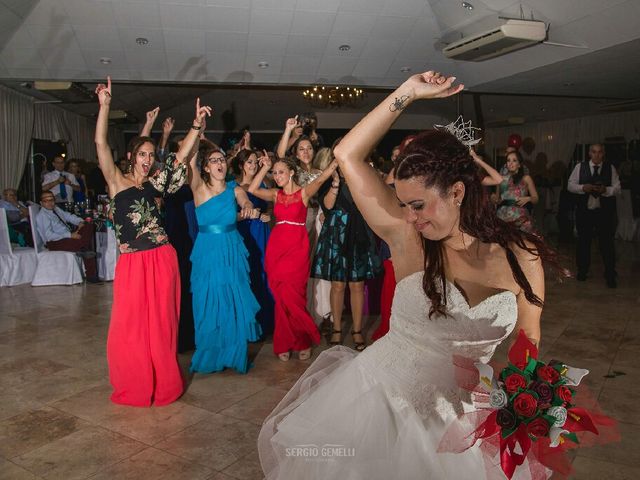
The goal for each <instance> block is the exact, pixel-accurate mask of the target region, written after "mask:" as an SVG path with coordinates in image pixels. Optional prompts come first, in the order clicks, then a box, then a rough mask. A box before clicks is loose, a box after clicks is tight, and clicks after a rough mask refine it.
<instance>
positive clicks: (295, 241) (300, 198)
mask: <svg viewBox="0 0 640 480" xmlns="http://www.w3.org/2000/svg"><path fill="white" fill-rule="evenodd" d="M260 165H261V169H260V171H259V172H258V173H257V175H256V176H255V177H254V179H253V181H252V182H251V185H250V186H249V192H250V193H252V194H253V195H255V196H256V197H258V198H261V199H262V200H265V201H267V202H274V209H273V213H274V215H275V217H276V225H275V227H274V228H273V230H272V231H271V236H270V237H269V243H268V244H267V251H266V255H265V270H266V272H267V278H268V279H269V287H270V288H271V292H272V293H273V298H274V299H275V303H276V308H275V331H274V334H273V351H274V353H275V354H276V355H278V357H279V358H280V360H283V361H287V360H289V356H290V352H291V351H294V352H299V358H300V359H301V360H307V359H309V358H310V357H311V346H312V345H314V344H318V343H319V342H320V334H319V332H318V329H317V327H316V325H315V323H314V322H313V319H312V318H311V315H310V314H309V312H308V310H307V281H308V279H309V237H308V235H307V231H306V228H305V219H306V216H307V205H308V203H309V199H310V198H311V197H312V196H313V195H315V194H316V192H317V191H318V189H319V188H320V186H321V185H322V183H323V182H324V181H325V180H327V179H328V178H329V177H330V176H331V174H332V172H333V171H335V168H336V164H335V162H333V163H332V164H331V165H330V166H329V167H328V168H327V169H326V170H325V171H324V172H322V174H321V175H320V176H319V177H318V178H316V179H315V180H313V181H312V182H310V183H308V184H307V185H306V186H304V187H300V186H299V185H298V184H297V183H296V181H295V178H294V177H295V165H294V164H293V162H292V161H290V160H286V159H281V160H278V161H276V162H275V164H273V179H274V181H275V182H276V185H277V186H278V187H279V188H261V187H260V184H261V183H262V179H263V178H264V177H265V175H266V174H267V172H268V171H269V170H270V169H271V160H270V159H269V157H268V156H267V155H266V154H265V155H264V156H263V157H261V158H260Z"/></svg>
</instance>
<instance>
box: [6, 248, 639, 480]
mask: <svg viewBox="0 0 640 480" xmlns="http://www.w3.org/2000/svg"><path fill="white" fill-rule="evenodd" d="M618 246H619V247H620V248H619V257H620V258H622V259H624V260H620V261H619V273H620V277H619V288H618V289H617V290H609V289H607V288H606V287H605V284H604V279H603V278H602V276H601V270H600V269H599V267H600V265H599V264H600V263H601V262H600V261H599V258H598V257H597V256H596V254H595V252H594V263H595V271H594V272H593V275H592V276H591V277H590V279H589V280H588V281H587V282H585V283H579V282H576V281H575V280H568V281H566V282H565V283H563V284H556V283H554V282H552V281H550V282H549V283H548V287H547V306H546V309H545V312H544V315H543V319H542V332H543V333H542V358H543V359H545V360H549V359H551V358H558V359H563V360H565V361H567V363H570V364H573V365H575V366H578V367H583V368H588V369H590V370H591V373H590V375H589V376H588V377H587V384H588V385H589V387H590V388H591V389H592V391H593V392H594V393H595V394H597V395H598V398H599V401H600V403H601V405H602V407H603V409H604V410H605V412H606V413H608V414H610V415H612V416H614V417H615V418H617V419H618V420H619V421H620V427H621V428H620V429H621V433H622V442H621V443H619V444H613V445H608V446H604V447H594V448H590V449H584V450H583V451H582V450H581V451H579V453H578V455H577V456H576V457H575V459H574V466H575V470H576V473H575V476H574V477H572V478H576V479H594V480H595V479H598V480H599V479H602V478H607V480H621V479H637V478H640V449H639V448H637V444H636V439H637V438H640V387H639V385H640V363H639V362H638V355H639V354H640V289H639V288H638V287H640V248H638V247H637V246H636V247H633V246H632V244H628V243H627V244H619V245H618ZM111 295H112V285H111V284H109V283H106V284H102V285H79V286H74V287H37V288H32V287H30V286H20V287H14V288H2V289H0V311H1V313H0V479H12V480H16V479H36V478H45V479H64V480H71V479H84V478H91V479H135V480H143V479H154V480H161V479H166V480H177V479H212V480H213V479H216V480H222V479H232V478H236V479H254V478H255V479H258V478H262V474H261V470H260V464H259V461H258V457H257V453H256V439H257V436H258V431H259V429H260V424H261V422H262V420H263V418H264V417H265V416H266V415H267V414H268V413H269V412H270V411H271V409H272V408H273V407H274V406H275V405H276V403H277V402H278V401H279V400H280V399H281V398H282V396H283V395H284V394H285V393H286V391H287V389H288V388H289V387H290V386H291V385H293V383H294V382H295V381H296V379H297V378H298V376H299V375H300V374H301V373H302V372H303V371H304V370H305V368H306V367H307V366H308V365H309V363H308V362H301V361H299V360H296V359H292V360H291V361H289V362H288V363H283V362H280V361H279V360H278V359H277V358H275V357H274V356H273V354H272V350H271V344H270V343H264V344H256V345H253V346H252V350H251V351H252V355H253V356H254V357H255V358H254V364H255V367H254V368H253V369H252V370H251V371H250V372H249V374H247V375H238V374H236V373H234V372H229V371H225V372H223V373H220V374H213V375H196V376H194V377H190V376H189V377H187V378H189V385H188V388H187V390H186V393H185V394H184V396H183V397H182V398H181V399H180V400H179V401H178V402H176V403H174V404H172V405H169V406H166V407H159V408H148V409H145V408H132V407H123V406H117V405H113V404H111V403H110V402H109V399H108V397H109V393H110V386H109V382H108V376H107V362H106V355H105V344H106V337H107V327H108V322H109V312H110V304H111ZM372 327H373V325H371V324H370V325H369V334H371V332H372V331H373V330H372ZM425 327H428V326H425ZM348 330H349V328H344V327H343V331H348ZM349 341H350V339H349ZM349 341H347V342H346V345H349V344H350V343H349ZM324 343H326V342H324ZM322 348H326V345H324V346H323V347H322ZM319 350H320V349H316V350H315V351H314V358H315V356H316V355H317V353H318V352H319ZM189 360H190V354H188V355H181V356H180V363H181V365H182V367H183V370H184V371H185V372H186V371H187V367H188V365H189ZM336 408H340V399H339V398H336ZM291 480H294V479H291ZM433 480H435V479H433ZM438 480H440V479H438Z"/></svg>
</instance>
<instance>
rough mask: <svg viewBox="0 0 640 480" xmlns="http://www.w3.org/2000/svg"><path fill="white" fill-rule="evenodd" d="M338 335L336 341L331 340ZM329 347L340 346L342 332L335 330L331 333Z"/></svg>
mask: <svg viewBox="0 0 640 480" xmlns="http://www.w3.org/2000/svg"><path fill="white" fill-rule="evenodd" d="M334 335H338V340H333V336H334ZM329 345H331V346H332V347H333V346H336V345H342V330H336V329H335V328H334V329H333V330H332V331H331V340H329Z"/></svg>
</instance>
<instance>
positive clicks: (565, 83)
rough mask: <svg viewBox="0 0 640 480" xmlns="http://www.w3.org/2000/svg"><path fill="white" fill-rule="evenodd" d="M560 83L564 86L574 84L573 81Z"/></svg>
mask: <svg viewBox="0 0 640 480" xmlns="http://www.w3.org/2000/svg"><path fill="white" fill-rule="evenodd" d="M562 85H564V86H565V87H573V86H574V85H575V83H573V82H564V83H563V84H562Z"/></svg>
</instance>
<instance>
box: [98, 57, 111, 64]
mask: <svg viewBox="0 0 640 480" xmlns="http://www.w3.org/2000/svg"><path fill="white" fill-rule="evenodd" d="M100 63H101V64H103V65H109V64H110V63H111V59H110V58H109V57H102V58H101V59H100Z"/></svg>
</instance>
